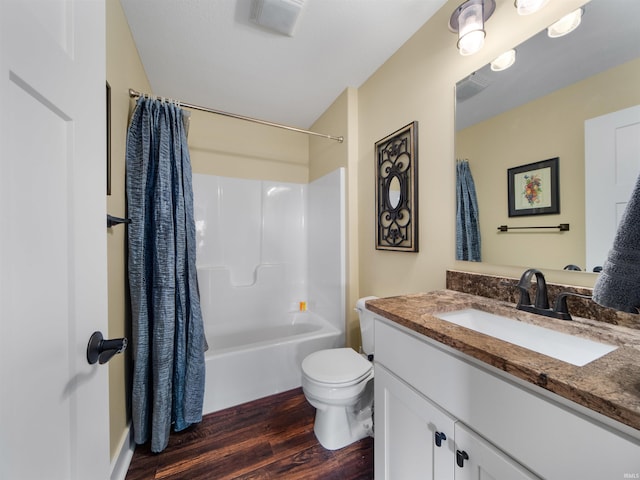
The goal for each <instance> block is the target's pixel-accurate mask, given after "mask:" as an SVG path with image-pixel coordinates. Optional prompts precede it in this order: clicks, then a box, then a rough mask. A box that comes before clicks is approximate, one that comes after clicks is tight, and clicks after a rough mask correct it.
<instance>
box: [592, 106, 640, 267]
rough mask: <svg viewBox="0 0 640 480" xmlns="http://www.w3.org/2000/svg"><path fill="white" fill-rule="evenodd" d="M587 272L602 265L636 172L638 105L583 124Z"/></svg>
mask: <svg viewBox="0 0 640 480" xmlns="http://www.w3.org/2000/svg"><path fill="white" fill-rule="evenodd" d="M584 137H585V207H586V208H585V212H586V215H585V222H586V250H587V270H588V271H592V270H593V268H594V267H596V266H602V264H603V263H604V261H605V259H606V257H607V253H608V252H609V249H610V248H611V245H613V239H614V237H615V234H616V231H617V229H618V224H619V223H620V218H621V217H622V213H623V212H624V209H625V206H626V205H627V203H628V201H629V198H630V197H631V192H632V191H633V187H634V186H635V183H636V179H637V178H638V174H639V173H640V105H638V106H635V107H631V108H625V109H624V110H620V111H617V112H613V113H610V114H607V115H602V116H600V117H596V118H592V119H590V120H587V121H586V122H585V132H584Z"/></svg>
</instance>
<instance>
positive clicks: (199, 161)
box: [188, 105, 309, 183]
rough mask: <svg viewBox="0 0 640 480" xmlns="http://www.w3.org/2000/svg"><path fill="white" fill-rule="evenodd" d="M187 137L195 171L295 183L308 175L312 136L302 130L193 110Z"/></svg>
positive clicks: (302, 180) (303, 179)
mask: <svg viewBox="0 0 640 480" xmlns="http://www.w3.org/2000/svg"><path fill="white" fill-rule="evenodd" d="M212 107H215V106H214V105H212ZM188 140H189V142H188V143H189V153H190V156H191V165H192V168H193V172H194V173H206V174H209V175H220V176H223V177H237V178H251V179H262V180H275V181H281V182H292V183H307V181H308V178H309V138H308V137H307V136H306V135H304V134H301V133H297V132H292V131H289V130H284V129H279V128H274V127H269V126H265V125H261V124H257V123H252V122H247V121H243V120H238V119H233V118H229V117H225V116H220V115H214V114H211V113H206V112H201V111H197V110H194V111H192V112H191V122H190V127H189V138H188Z"/></svg>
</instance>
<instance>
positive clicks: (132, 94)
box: [129, 88, 344, 143]
mask: <svg viewBox="0 0 640 480" xmlns="http://www.w3.org/2000/svg"><path fill="white" fill-rule="evenodd" d="M129 96H130V97H131V98H137V97H143V96H144V97H154V96H153V95H148V94H145V93H140V92H136V91H135V90H134V89H133V88H130V89H129ZM176 103H178V104H180V105H181V106H183V107H186V108H190V109H192V110H200V111H202V112H208V113H215V114H216V115H224V116H225V117H231V118H236V119H238V120H245V121H247V122H254V123H260V124H262V125H268V126H270V127H276V128H284V129H285V130H290V131H292V132H298V133H306V134H307V135H315V136H316V137H323V138H328V139H329V140H335V141H336V142H339V143H342V142H343V141H344V137H343V136H339V137H334V136H333V135H326V134H324V133H318V132H312V131H310V130H303V129H301V128H296V127H290V126H289V125H282V124H280V123H274V122H268V121H266V120H260V119H258V118H252V117H245V116H244V115H238V114H235V113H229V112H223V111H222V110H215V109H213V108H207V107H201V106H199V105H192V104H190V103H185V102H181V101H179V100H176Z"/></svg>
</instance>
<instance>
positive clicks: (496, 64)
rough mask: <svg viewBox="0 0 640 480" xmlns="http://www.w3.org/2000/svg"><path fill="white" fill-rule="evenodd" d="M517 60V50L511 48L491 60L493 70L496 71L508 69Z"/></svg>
mask: <svg viewBox="0 0 640 480" xmlns="http://www.w3.org/2000/svg"><path fill="white" fill-rule="evenodd" d="M515 61H516V51H515V49H511V50H509V51H506V52H504V53H503V54H502V55H499V56H498V58H496V59H495V60H494V61H493V62H491V70H492V71H494V72H501V71H502V70H506V69H507V68H509V67H510V66H511V65H513V64H514V63H515Z"/></svg>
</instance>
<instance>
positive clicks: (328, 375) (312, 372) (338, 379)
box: [302, 348, 373, 387]
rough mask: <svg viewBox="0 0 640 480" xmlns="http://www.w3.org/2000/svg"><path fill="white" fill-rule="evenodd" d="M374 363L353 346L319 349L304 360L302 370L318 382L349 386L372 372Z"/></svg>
mask: <svg viewBox="0 0 640 480" xmlns="http://www.w3.org/2000/svg"><path fill="white" fill-rule="evenodd" d="M372 369H373V365H372V364H371V362H369V361H367V360H366V359H365V358H364V357H363V356H362V355H360V354H358V353H356V351H355V350H354V349H352V348H333V349H330V350H319V351H317V352H314V353H312V354H311V355H308V356H307V357H306V358H305V359H304V360H303V361H302V372H303V373H304V374H305V375H306V376H307V377H308V378H309V379H310V380H312V381H314V382H316V383H324V384H328V385H331V386H334V387H335V386H337V385H342V386H348V385H352V384H355V383H358V382H359V381H361V380H362V379H364V378H365V377H367V376H369V375H370V374H371V371H372Z"/></svg>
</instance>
